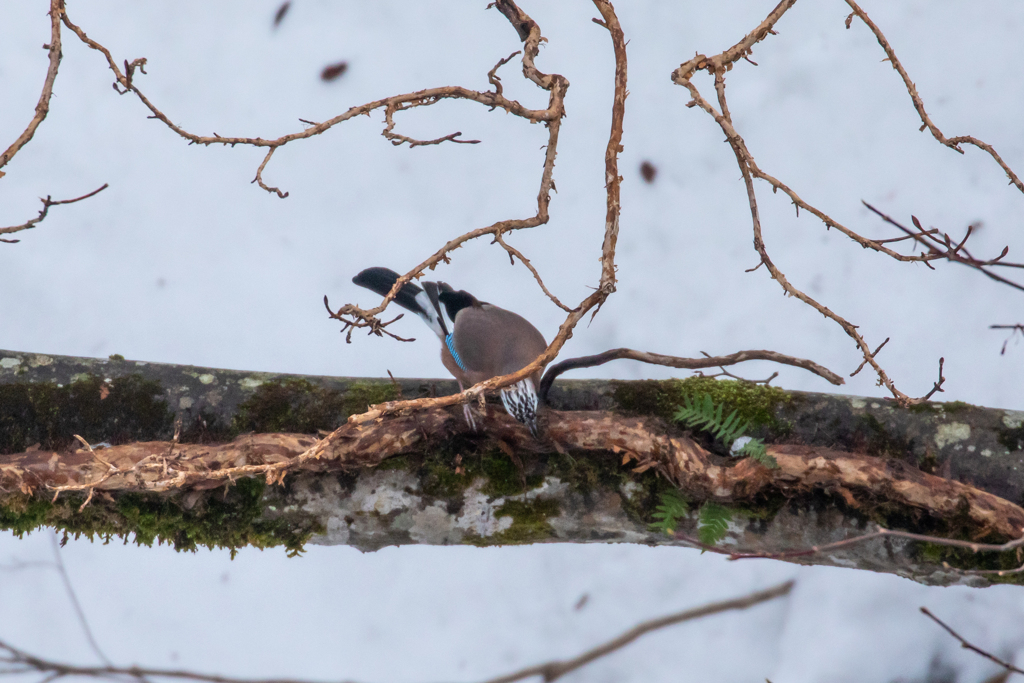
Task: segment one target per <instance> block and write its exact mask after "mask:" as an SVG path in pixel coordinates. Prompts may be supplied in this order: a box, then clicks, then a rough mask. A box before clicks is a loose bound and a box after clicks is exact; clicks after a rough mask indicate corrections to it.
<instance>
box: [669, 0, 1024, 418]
mask: <svg viewBox="0 0 1024 683" xmlns="http://www.w3.org/2000/svg"><path fill="white" fill-rule="evenodd" d="M795 1H796V0H782V2H780V3H779V4H778V5H777V6H776V7H775V9H773V10H772V11H771V13H769V15H768V16H767V17H766V18H765V20H764V21H762V22H761V24H759V25H758V27H757V28H755V29H754V30H753V31H752V32H751V33H749V34H748V35H746V36H745V37H744V38H743V39H742V40H741V41H740V42H739V43H737V44H736V45H734V46H733V47H731V48H729V49H728V50H726V51H725V52H722V53H720V54H718V55H714V56H712V57H708V56H706V55H702V54H698V55H696V56H695V57H694V58H693V59H690V60H689V61H687V62H684V63H683V64H682V65H680V66H679V68H678V69H676V70H675V71H674V72H673V73H672V81H673V82H674V83H676V84H678V85H681V86H683V87H685V88H686V89H687V90H688V91H689V92H690V97H691V100H690V102H689V103H688V104H687V106H688V107H694V106H696V107H699V108H700V109H702V110H703V111H705V112H706V113H707V114H709V115H710V116H711V117H712V118H714V120H715V122H716V123H717V124H718V125H719V127H720V128H721V129H722V131H723V132H724V133H725V136H726V140H727V141H728V143H729V145H730V147H731V148H732V150H733V153H734V154H735V156H736V162H737V165H738V166H739V167H740V172H741V174H742V176H743V182H744V185H745V186H746V191H747V199H748V202H749V205H750V214H751V220H752V224H753V231H754V249H755V250H756V251H757V252H758V255H759V256H760V262H759V264H758V265H759V266H760V265H762V264H763V265H765V266H766V267H767V268H768V271H769V273H770V274H771V277H772V278H773V279H774V280H776V281H777V282H778V283H779V285H780V286H781V287H782V288H783V290H785V292H786V293H787V294H789V295H790V296H794V297H796V298H797V299H799V300H800V301H802V302H803V303H805V304H807V305H808V306H810V307H812V308H814V309H815V310H816V311H818V312H819V313H821V314H822V315H823V316H825V317H826V318H829V319H831V320H833V321H834V322H836V323H837V324H838V325H839V326H840V327H841V328H842V329H843V331H845V332H846V334H847V335H849V336H850V338H852V339H853V340H854V342H855V343H856V344H857V346H858V348H859V349H860V352H861V354H862V356H863V358H864V363H862V367H863V364H868V365H870V366H871V367H872V369H873V370H874V371H875V373H876V374H877V376H878V382H879V384H880V385H884V386H885V387H886V388H887V389H888V390H889V392H890V393H892V395H893V397H895V399H896V401H897V402H898V403H899V404H900V405H903V406H907V405H913V404H917V403H921V402H923V401H925V400H927V399H928V398H929V397H930V396H931V395H932V394H934V393H935V392H936V391H941V388H940V387H941V383H942V377H941V363H940V381H939V382H938V383H936V384H935V386H934V387H933V388H932V390H931V391H930V392H929V393H928V394H927V396H924V397H920V398H911V397H909V396H907V395H906V394H904V393H903V392H902V391H900V390H898V389H897V388H896V386H895V384H894V383H893V381H892V380H891V379H890V378H889V376H888V374H887V373H886V372H885V370H884V369H883V368H882V367H881V365H879V364H878V362H877V361H876V360H875V355H876V354H877V352H878V350H880V349H881V345H880V346H879V347H878V349H876V350H875V351H874V352H872V350H871V347H870V346H868V343H867V341H866V340H865V339H864V337H863V336H862V335H861V334H860V332H858V330H857V326H856V325H854V324H852V323H850V322H849V321H847V320H846V319H844V318H843V317H841V316H840V315H838V314H836V313H835V312H833V311H832V310H830V309H829V308H827V307H826V306H824V305H822V304H821V303H819V302H818V301H816V300H815V299H813V298H812V297H810V296H809V295H807V294H805V293H804V292H803V291H801V290H799V289H798V288H796V287H795V286H794V285H793V284H792V283H790V282H789V280H788V279H787V278H786V276H785V274H784V273H783V272H782V271H781V270H780V269H779V268H778V267H777V266H776V265H775V264H774V263H773V262H772V260H771V258H770V257H769V255H768V251H767V248H766V246H765V244H764V239H763V237H762V231H761V219H760V215H759V211H758V205H757V197H756V193H755V191H754V183H753V181H754V179H755V178H758V179H761V180H764V181H766V182H767V183H769V184H770V185H771V186H772V188H773V191H777V190H782V191H783V192H784V193H785V194H786V195H788V196H789V198H790V199H791V200H792V202H793V204H794V205H795V206H796V208H797V212H798V213H799V210H800V209H804V210H806V211H809V212H810V213H812V214H813V215H815V216H816V217H817V218H818V219H819V220H821V221H822V222H823V223H824V224H825V227H826V228H836V229H837V230H839V231H840V232H842V233H843V234H844V235H846V236H847V237H849V238H850V239H852V240H854V241H856V242H857V243H858V244H860V245H861V246H863V247H865V248H870V249H873V250H875V251H878V252H880V253H883V254H885V255H887V256H889V257H891V258H893V259H896V260H898V261H924V262H925V263H927V262H928V261H929V260H934V259H935V258H950V259H951V260H958V258H960V257H959V252H960V251H961V250H962V248H963V244H962V243H961V244H959V245H957V246H955V247H954V246H953V245H952V243H951V242H950V245H949V246H948V247H947V249H946V252H945V254H943V253H938V254H936V253H931V252H930V253H929V254H926V255H921V256H906V255H904V254H900V253H899V252H897V251H894V250H892V249H890V248H889V247H887V246H885V244H886V243H887V242H891V241H892V240H871V239H868V238H866V237H863V236H861V235H859V234H857V233H856V232H854V231H853V230H851V229H849V228H847V227H846V226H844V225H842V224H841V223H839V222H837V221H836V220H834V219H833V218H831V217H830V216H828V215H827V214H825V213H824V212H822V211H820V210H819V209H817V208H815V207H813V206H811V205H810V204H807V203H806V202H805V201H804V200H803V199H801V198H800V197H799V195H797V194H796V192H794V191H793V190H792V189H791V188H790V187H789V186H787V185H786V184H785V183H783V182H781V181H780V180H778V179H777V178H775V177H773V176H771V175H769V174H768V173H766V172H764V171H763V170H761V169H760V168H759V167H758V165H757V163H756V162H755V160H754V157H753V154H751V152H750V150H749V149H748V148H747V145H746V142H745V141H744V140H743V138H742V136H741V135H740V134H739V132H737V130H736V129H735V127H734V126H733V121H732V115H731V113H730V112H729V105H728V102H727V99H726V92H725V91H726V86H725V74H726V72H728V71H729V70H731V69H732V68H733V66H734V65H735V63H736V62H737V61H738V60H739V59H741V58H745V59H747V61H750V60H749V56H750V54H751V52H752V50H753V47H754V45H756V44H757V43H758V42H760V41H761V40H763V39H764V38H765V37H766V36H768V35H769V34H773V33H774V30H773V27H774V26H775V24H776V23H777V22H778V21H779V19H781V18H782V15H784V14H785V13H786V11H787V10H789V8H790V7H792V6H793V4H794V3H795ZM847 2H848V3H849V4H850V6H851V7H852V8H853V9H854V13H855V14H857V15H858V16H860V17H861V18H862V19H863V20H864V21H865V23H867V24H868V26H869V27H870V28H871V30H872V31H873V32H874V33H875V35H876V37H877V38H878V40H879V43H880V44H881V45H882V47H883V49H885V51H886V54H887V55H888V56H889V58H890V60H891V61H892V62H893V65H894V67H896V68H897V69H898V70H899V71H900V73H901V75H903V77H904V81H905V83H906V85H907V87H908V89H909V91H910V93H911V97H912V99H913V100H914V103H915V106H916V107H918V111H919V112H920V114H921V116H922V119H923V120H924V121H925V123H926V125H928V126H929V127H930V128H931V130H932V133H933V135H935V137H936V139H938V140H939V141H940V142H943V144H947V145H949V146H951V147H953V148H955V149H959V148H958V147H956V145H957V144H958V143H960V142H969V143H971V144H976V145H977V146H979V147H981V148H982V149H985V150H986V151H989V152H990V153H991V154H992V155H993V157H994V158H995V159H996V161H997V162H999V164H1000V165H1001V166H1002V167H1003V169H1004V170H1005V171H1006V172H1007V174H1008V175H1009V176H1010V178H1011V181H1013V182H1014V184H1015V185H1017V187H1018V188H1019V189H1021V190H1022V191H1024V185H1021V184H1020V180H1019V179H1017V177H1016V176H1015V175H1014V174H1013V172H1012V171H1011V170H1010V169H1009V167H1007V166H1006V164H1005V163H1004V162H1003V161H1002V159H1001V158H1000V157H999V156H998V155H997V154H996V153H995V151H994V150H992V148H991V147H990V146H988V145H986V144H985V143H980V142H978V141H976V140H974V138H967V137H962V138H953V139H949V140H947V139H946V138H944V137H942V134H941V133H940V132H939V131H938V129H937V128H935V127H934V125H933V124H931V122H930V120H929V119H928V118H927V115H926V114H925V113H924V108H923V105H922V104H921V100H920V97H919V96H918V95H917V92H916V90H915V89H914V88H913V83H911V82H910V80H909V77H907V76H906V72H905V71H904V70H903V67H902V66H901V65H899V66H898V64H899V63H898V61H897V60H896V56H895V54H894V53H893V51H892V49H891V48H890V47H889V45H888V43H887V42H886V41H885V38H884V36H883V35H882V34H881V31H879V30H878V28H877V27H876V26H875V25H874V24H873V23H871V21H870V19H869V18H868V17H867V15H866V14H865V13H864V12H863V10H861V9H860V8H859V7H858V6H857V5H856V3H854V2H853V0H847ZM851 16H852V15H851ZM849 23H850V18H847V27H849ZM701 70H706V71H707V72H708V73H709V74H711V75H712V76H713V77H714V82H715V91H716V93H717V99H718V106H719V108H720V109H716V108H715V107H714V106H713V105H712V104H711V103H710V102H708V100H707V99H705V98H704V97H703V96H702V95H701V93H700V91H699V90H698V88H697V86H696V85H694V83H693V82H692V77H693V76H694V75H695V74H696V73H697V72H698V71H701ZM921 232H922V233H923V234H922V235H921V239H929V238H934V234H933V233H929V232H928V231H921ZM941 243H942V244H944V242H941ZM1004 255H1005V254H1004ZM999 258H1002V256H1000V257H999ZM995 261H998V259H996V260H995ZM995 261H993V262H992V264H991V265H994V264H995ZM986 265H990V264H988V263H986ZM755 270H756V268H755ZM986 274H989V273H987V272H986ZM989 276H990V277H992V275H991V274H989ZM995 277H998V276H995ZM883 345H884V343H883ZM859 371H860V368H858V369H857V370H856V371H854V374H856V373H857V372H859Z"/></svg>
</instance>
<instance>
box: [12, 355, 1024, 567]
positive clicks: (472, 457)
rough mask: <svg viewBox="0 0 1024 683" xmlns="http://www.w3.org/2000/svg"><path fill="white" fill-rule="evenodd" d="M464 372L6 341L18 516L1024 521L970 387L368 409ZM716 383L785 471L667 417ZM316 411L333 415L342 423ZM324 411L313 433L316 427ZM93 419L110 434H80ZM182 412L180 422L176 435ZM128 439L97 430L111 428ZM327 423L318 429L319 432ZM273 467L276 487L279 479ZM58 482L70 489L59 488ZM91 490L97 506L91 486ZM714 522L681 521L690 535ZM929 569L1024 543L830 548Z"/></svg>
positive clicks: (361, 521) (812, 536)
mask: <svg viewBox="0 0 1024 683" xmlns="http://www.w3.org/2000/svg"><path fill="white" fill-rule="evenodd" d="M454 391H455V387H454V382H450V381H449V382H444V381H437V380H401V381H396V382H395V383H392V382H391V381H373V380H361V381H355V380H350V379H330V378H316V377H295V376H273V375H266V374H258V373H241V372H232V371H222V370H213V369H208V368H193V367H188V366H164V365H159V364H146V363H133V362H130V361H125V360H123V359H120V358H114V359H112V360H109V361H98V360H92V359H75V358H61V357H47V356H39V355H36V354H18V353H13V352H0V437H2V439H0V449H2V452H5V453H7V455H0V487H2V492H0V525H2V526H3V527H5V528H11V529H13V530H15V531H16V532H24V531H30V530H31V529H33V528H36V527H37V526H39V525H48V526H53V527H56V528H62V529H65V530H67V531H68V532H70V533H85V534H97V533H98V534H101V535H125V536H132V535H134V537H135V538H136V540H138V541H140V542H143V543H152V542H153V541H167V542H171V543H174V544H175V545H176V546H178V547H180V548H194V547H196V546H197V545H210V546H217V545H220V546H226V547H231V548H235V547H239V546H241V545H246V544H253V545H259V546H269V545H285V546H286V547H288V548H290V549H292V550H298V549H300V548H301V546H302V545H303V543H305V542H322V543H347V544H350V545H354V546H357V547H360V548H363V549H376V548H379V547H382V546H385V545H394V544H403V543H432V544H451V543H463V544H466V543H468V544H475V545H500V544H507V543H533V542H548V541H562V542H592V541H608V542H634V543H648V544H649V543H658V544H665V543H668V544H673V543H682V541H681V540H679V539H676V538H673V537H669V536H666V535H665V534H664V533H663V532H658V531H657V530H652V529H651V528H650V523H651V522H652V521H654V517H653V515H654V512H655V509H656V507H657V505H658V504H659V502H660V500H661V496H662V494H663V493H664V492H665V491H668V490H670V489H674V488H678V489H681V490H682V491H683V492H684V494H685V496H686V497H687V499H689V500H691V501H693V502H702V501H714V502H717V503H719V504H723V505H726V506H728V507H730V508H731V509H732V510H733V511H734V514H733V520H734V522H733V523H732V524H731V525H730V528H729V532H728V537H729V539H730V540H729V542H730V543H732V544H735V545H731V546H730V547H731V548H735V549H736V550H737V551H742V552H761V553H765V552H771V553H777V552H779V551H782V550H789V549H793V548H800V547H809V546H814V545H823V544H825V543H831V542H835V541H839V540H842V539H844V538H849V537H851V536H855V535H859V534H861V533H864V532H865V531H866V530H869V529H870V528H872V526H871V523H872V522H876V523H880V524H882V525H883V526H886V527H889V528H897V529H904V530H908V531H914V532H919V533H926V534H933V535H936V534H937V535H944V536H947V537H951V538H959V539H968V540H971V541H986V542H995V543H999V542H1004V541H1007V540H1010V539H1013V538H1017V537H1018V536H1019V535H1020V531H1019V530H1020V529H1021V528H1022V527H1024V510H1021V508H1019V507H1018V506H1017V505H1016V504H1015V503H1014V501H1019V500H1020V499H1021V497H1022V495H1024V477H1021V476H1020V475H1016V474H1014V473H1015V472H1017V471H1018V469H1015V467H1017V466H1018V465H1019V464H1020V462H1019V461H1020V460H1021V459H1022V457H1024V452H1022V448H1024V426H1022V425H1024V420H1021V417H1022V416H1021V415H1019V414H1017V413H1013V412H1012V411H998V410H987V409H982V408H975V407H972V406H966V405H964V404H926V405H924V406H919V407H916V408H914V409H910V410H907V409H900V408H898V407H896V406H895V404H894V403H893V402H886V401H872V400H871V399H856V398H850V397H839V396H827V395H817V394H800V393H795V392H785V391H783V390H781V389H778V388H774V387H763V386H750V385H744V384H743V383H740V382H733V381H718V380H714V379H710V378H700V377H697V378H691V379H689V380H680V381H668V382H615V383H608V382H597V381H590V382H565V381H559V382H558V383H556V384H555V385H554V387H553V389H552V393H551V396H550V399H551V402H552V404H553V405H554V406H555V407H557V408H558V410H551V411H549V412H548V414H547V431H546V434H547V438H546V440H545V441H543V442H538V441H536V440H534V439H532V438H531V437H530V436H529V435H528V434H527V432H526V431H525V430H524V429H523V428H522V427H521V426H520V425H519V424H518V423H516V422H514V421H513V420H511V419H510V418H508V417H507V416H506V415H504V414H503V413H502V412H501V411H500V409H498V408H497V407H492V406H487V407H486V408H485V413H486V414H485V415H482V416H481V420H479V422H480V423H481V424H482V425H483V429H482V430H481V432H480V433H473V432H470V431H469V430H468V428H467V427H466V426H465V423H464V422H463V420H462V418H461V414H460V411H458V410H457V409H456V408H435V409H431V410H425V411H422V412H420V413H415V414H409V415H402V416H394V417H390V418H386V419H383V420H380V421H376V422H372V423H356V422H355V421H353V422H352V423H349V422H347V421H346V420H345V417H346V415H349V414H358V413H360V412H362V411H365V410H366V407H367V405H370V404H374V403H379V402H381V401H384V400H390V399H392V398H394V397H395V396H397V395H398V394H399V393H401V394H402V395H406V396H408V395H412V396H415V395H421V394H427V395H429V394H435V395H436V394H444V393H452V392H454ZM697 395H711V396H712V398H713V399H714V400H715V401H716V402H718V403H722V404H724V405H726V406H727V407H728V409H729V410H733V409H736V410H738V411H739V412H740V414H741V415H742V416H743V418H744V419H745V420H748V421H750V422H751V423H752V424H754V425H756V426H755V428H754V429H753V431H752V435H754V436H758V437H759V438H763V439H764V440H765V442H766V443H767V444H768V449H769V453H770V454H771V455H772V456H773V457H774V458H775V459H776V460H777V461H778V463H779V465H780V468H779V469H778V470H768V469H766V468H764V467H763V466H761V465H759V464H756V463H754V462H752V461H749V460H743V459H737V458H732V457H729V456H728V454H727V453H722V452H717V453H716V452H715V451H716V450H718V447H717V446H716V445H715V444H714V442H713V440H710V439H708V438H707V437H704V436H702V435H700V434H690V435H688V434H687V433H685V432H683V430H682V429H681V428H680V427H679V426H678V425H674V424H672V423H671V422H670V421H669V420H668V419H667V417H668V416H669V415H670V414H671V412H672V410H673V408H674V406H676V405H678V404H679V403H680V402H681V401H683V400H685V399H686V397H687V396H697ZM317 430H333V432H332V433H331V435H330V436H329V437H328V438H326V439H322V440H321V439H318V438H317V434H316V432H317ZM299 432H304V433H299ZM73 434H79V435H81V436H82V437H83V438H84V439H85V440H86V441H87V442H88V443H91V444H92V445H93V451H92V452H90V451H89V450H88V449H86V448H84V447H82V446H81V444H78V443H77V442H76V441H75V440H74V437H73V436H72V435H73ZM175 434H176V435H177V439H175ZM103 441H105V442H107V443H108V444H111V445H112V447H110V448H100V447H98V443H99V442H103ZM315 444H321V447H320V448H319V449H317V450H311V449H312V447H313V446H314V445H315ZM268 483H269V484H270V485H268ZM55 493H57V494H59V495H58V497H57V498H56V500H55V501H54V494H55ZM86 501H88V505H85V504H84V503H85V502H86ZM695 526H696V517H695V515H691V517H690V518H687V519H685V520H682V521H681V524H680V528H679V533H680V538H682V537H684V536H686V535H689V534H690V533H691V532H692V531H693V529H694V528H695ZM793 559H794V561H801V562H813V563H835V562H842V563H844V564H847V565H849V564H851V563H852V564H853V565H854V566H860V567H863V568H870V569H873V570H881V571H890V572H899V573H901V574H904V575H909V576H912V577H914V578H916V579H918V580H921V581H926V582H931V583H950V582H970V583H981V582H983V581H987V580H990V579H992V578H993V577H980V576H977V575H971V574H968V573H965V572H962V571H958V570H957V569H951V568H948V567H944V566H943V562H945V563H946V564H948V565H949V566H950V567H960V568H962V569H965V570H971V569H1010V568H1013V567H1016V566H1017V565H1018V564H1019V561H1018V560H1017V558H1016V557H1015V555H1014V553H1003V554H999V555H973V554H972V553H971V552H970V551H969V550H963V549H960V550H956V549H953V550H950V549H941V548H931V547H930V546H926V545H925V546H923V545H921V544H919V543H911V542H909V541H906V540H905V539H903V540H901V539H892V538H886V539H879V540H878V541H877V542H869V543H865V544H858V545H857V546H856V547H850V548H849V549H845V550H844V552H843V553H836V554H831V553H830V554H829V556H828V557H819V556H799V557H794V558H793Z"/></svg>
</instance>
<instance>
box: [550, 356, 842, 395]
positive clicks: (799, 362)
mask: <svg viewBox="0 0 1024 683" xmlns="http://www.w3.org/2000/svg"><path fill="white" fill-rule="evenodd" d="M619 359H627V360H638V361H640V362H641V363H650V364H652V365H666V366H668V367H670V368H683V369H686V370H700V369H703V368H718V367H723V366H725V365H735V364H737V363H742V362H744V361H748V360H767V361H772V362H773V363H781V364H783V365H792V366H793V367H797V368H803V369H804V370H808V371H810V372H813V373H814V374H816V375H818V376H819V377H823V378H825V379H826V380H828V381H829V382H831V383H832V384H835V385H837V386H838V385H841V384H844V383H845V382H844V380H843V378H842V377H840V376H839V375H837V374H836V373H834V372H832V371H831V370H829V369H828V368H825V367H822V366H821V365H818V364H817V363H815V362H814V361H810V360H806V359H803V358H795V357H793V356H787V355H785V354H781V353H776V352H775V351H761V350H755V351H737V352H736V353H732V354H729V355H728V356H708V357H706V358H678V357H676V356H663V355H661V354H660V353H647V352H644V351H634V350H633V349H611V350H610V351H605V352H604V353H598V354H595V355H593V356H581V357H580V358H569V359H567V360H563V361H560V362H558V363H555V364H554V365H552V366H551V367H550V368H548V370H547V372H546V373H544V378H543V379H542V380H541V382H540V390H539V391H538V394H539V396H540V401H541V403H544V402H545V401H546V399H547V395H548V391H550V390H551V385H552V384H553V383H554V381H555V379H556V378H557V377H558V376H559V375H561V374H562V373H564V372H568V371H569V370H577V369H579V368H591V367H595V366H597V365H604V364H605V363H607V362H609V361H613V360H619Z"/></svg>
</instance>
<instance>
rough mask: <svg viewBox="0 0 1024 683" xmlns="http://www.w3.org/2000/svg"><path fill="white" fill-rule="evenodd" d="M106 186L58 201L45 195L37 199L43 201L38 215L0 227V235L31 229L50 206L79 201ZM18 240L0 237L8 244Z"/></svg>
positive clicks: (39, 221) (104, 184)
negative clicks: (9, 225)
mask: <svg viewBox="0 0 1024 683" xmlns="http://www.w3.org/2000/svg"><path fill="white" fill-rule="evenodd" d="M107 187H109V186H108V185H107V183H103V186H102V187H98V188H96V189H95V190H93V191H92V192H90V193H88V194H83V195H82V196H81V197H75V198H74V199H61V200H59V201H53V200H52V199H51V198H50V196H49V195H47V197H46V199H40V200H39V201H41V202H42V203H43V208H42V209H40V210H39V215H38V216H36V217H35V218H33V219H32V220H30V221H28V222H26V223H22V224H21V225H12V226H11V227H9V228H0V235H6V234H10V233H12V232H21V231H22V230H31V229H32V228H34V227H36V225H38V224H39V223H41V222H42V221H43V219H45V218H46V215H47V214H48V213H49V212H50V207H51V206H59V205H61V204H74V203H75V202H80V201H82V200H83V199H88V198H89V197H92V196H93V195H95V194H99V193H100V192H102V191H103V190H105V189H107ZM19 241H20V240H6V239H0V242H7V243H9V244H10V243H16V242H19Z"/></svg>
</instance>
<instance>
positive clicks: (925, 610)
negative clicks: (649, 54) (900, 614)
mask: <svg viewBox="0 0 1024 683" xmlns="http://www.w3.org/2000/svg"><path fill="white" fill-rule="evenodd" d="M921 613H922V614H924V615H925V616H926V617H928V618H929V619H931V620H932V621H934V622H935V623H936V624H938V625H939V626H941V627H942V628H943V629H945V631H946V633H948V634H949V635H951V636H953V637H954V638H956V639H957V640H959V641H960V647H962V648H963V649H965V650H971V651H972V652H977V653H978V654H979V655H981V656H982V657H984V658H985V659H988V660H989V661H992V662H995V663H996V664H998V665H999V666H1001V667H1003V668H1004V669H1006V670H1007V671H1011V672H1013V673H1015V674H1024V669H1019V668H1017V667H1016V666H1014V665H1013V664H1010V663H1009V662H1006V661H1003V660H1002V659H999V658H998V657H996V656H995V655H993V654H992V653H990V652H986V651H985V650H982V649H981V648H980V647H978V646H977V645H973V644H971V643H970V642H968V641H967V640H966V639H965V638H964V637H963V636H961V635H960V634H959V633H957V632H956V631H954V630H953V629H952V628H951V627H949V626H948V625H947V624H946V623H945V622H944V621H942V619H939V618H938V617H937V616H935V615H934V614H932V613H931V611H930V610H929V609H928V608H927V607H922V608H921Z"/></svg>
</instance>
